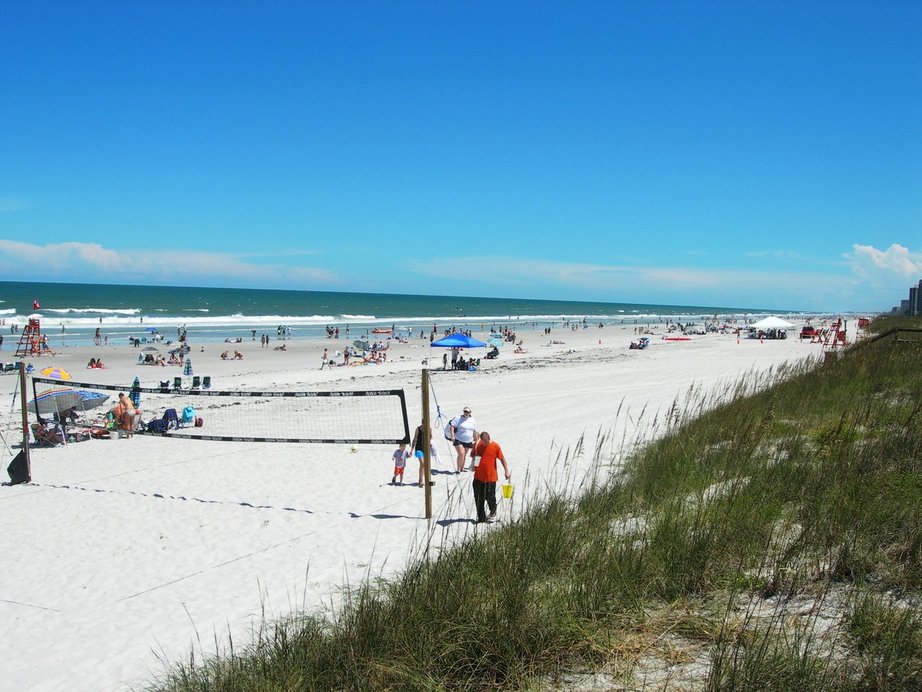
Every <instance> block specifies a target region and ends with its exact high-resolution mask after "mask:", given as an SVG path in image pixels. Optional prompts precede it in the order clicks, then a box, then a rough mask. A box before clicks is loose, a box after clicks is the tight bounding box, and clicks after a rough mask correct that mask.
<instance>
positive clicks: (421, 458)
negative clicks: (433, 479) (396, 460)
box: [413, 424, 435, 488]
mask: <svg viewBox="0 0 922 692" xmlns="http://www.w3.org/2000/svg"><path fill="white" fill-rule="evenodd" d="M429 445H430V448H432V449H434V448H435V445H434V444H433V442H432V434H431V432H430V434H429ZM413 456H415V457H416V461H418V462H419V487H420V488H422V487H423V483H424V482H425V479H424V478H423V471H424V468H423V467H424V466H425V462H426V440H425V438H424V435H423V426H422V424H419V425H418V426H416V432H414V433H413ZM430 458H433V455H432V454H431V452H430Z"/></svg>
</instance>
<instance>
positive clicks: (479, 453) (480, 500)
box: [471, 432, 511, 523]
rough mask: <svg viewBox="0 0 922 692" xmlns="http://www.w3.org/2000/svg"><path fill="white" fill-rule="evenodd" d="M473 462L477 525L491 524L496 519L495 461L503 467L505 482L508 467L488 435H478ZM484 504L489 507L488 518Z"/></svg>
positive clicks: (497, 444)
mask: <svg viewBox="0 0 922 692" xmlns="http://www.w3.org/2000/svg"><path fill="white" fill-rule="evenodd" d="M471 459H472V460H473V462H474V504H475V505H476V507H477V523H492V521H493V520H494V519H496V481H497V480H498V478H497V475H496V461H497V459H498V460H499V461H500V462H501V463H502V465H503V471H505V473H506V480H509V478H510V477H511V474H510V473H509V465H508V464H507V463H506V457H504V456H503V450H502V448H501V447H500V446H499V443H498V442H495V441H493V440H491V439H490V433H488V432H482V433H480V440H479V441H478V442H477V444H476V445H474V449H473V451H472V453H471ZM484 502H486V504H487V505H488V506H489V507H490V516H489V517H487V514H486V511H485V510H484V506H483V505H484Z"/></svg>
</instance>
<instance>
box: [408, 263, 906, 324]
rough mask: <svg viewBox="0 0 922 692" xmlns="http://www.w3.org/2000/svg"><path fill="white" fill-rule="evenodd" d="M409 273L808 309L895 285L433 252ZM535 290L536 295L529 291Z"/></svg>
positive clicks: (881, 293) (546, 290) (552, 291)
mask: <svg viewBox="0 0 922 692" xmlns="http://www.w3.org/2000/svg"><path fill="white" fill-rule="evenodd" d="M411 270H412V271H414V272H415V273H417V274H419V275H421V276H424V277H427V278H431V279H438V280H439V282H440V285H445V286H448V285H451V284H450V282H454V285H455V286H456V288H457V289H458V290H464V289H468V290H471V291H473V292H474V294H475V295H483V294H485V292H484V291H477V288H476V283H475V284H474V286H473V287H470V288H468V282H470V280H471V276H472V272H473V273H474V274H475V275H476V276H479V277H488V279H489V285H490V286H492V287H496V286H502V287H504V288H505V289H506V290H507V291H508V292H509V294H518V295H522V296H525V297H528V296H535V297H554V296H555V295H560V296H563V297H572V296H580V297H582V298H583V299H586V300H601V301H613V302H631V303H664V304H685V305H716V306H725V307H752V308H778V309H792V310H808V311H839V310H885V309H887V308H888V307H889V306H890V305H892V304H893V303H894V302H896V301H897V300H898V299H899V297H900V296H901V295H902V290H903V289H902V286H901V285H896V286H892V285H891V286H886V287H876V286H870V285H868V284H867V282H865V281H863V280H862V279H861V278H860V277H856V276H854V275H852V274H850V273H849V272H848V271H847V270H845V269H844V268H843V267H842V266H841V265H840V266H830V265H829V263H828V262H823V263H818V264H816V265H815V266H814V265H813V264H810V265H807V266H805V267H804V269H803V270H800V271H790V270H780V271H772V270H765V269H761V270H751V269H745V268H737V267H722V268H708V269H705V268H698V267H693V266H650V265H647V266H634V265H623V264H613V265H605V264H590V263H567V262H554V261H542V260H533V259H521V258H515V257H501V258H500V257H486V258H485V257H456V258H432V259H429V260H425V261H415V262H412V263H411ZM536 289H537V290H540V292H541V293H540V295H539V296H536Z"/></svg>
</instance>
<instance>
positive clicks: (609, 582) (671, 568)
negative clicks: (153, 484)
mask: <svg viewBox="0 0 922 692" xmlns="http://www.w3.org/2000/svg"><path fill="white" fill-rule="evenodd" d="M920 357H922V342H919V343H918V344H914V343H909V342H906V343H902V342H897V341H895V340H893V339H880V340H878V341H873V342H872V341H868V342H867V343H866V344H865V345H862V346H860V347H856V348H852V349H849V351H848V353H847V354H846V355H845V356H844V357H842V358H839V359H834V360H831V361H828V362H825V363H823V364H821V365H817V364H816V363H813V362H801V363H795V364H791V365H787V366H784V367H780V368H777V369H775V370H774V371H773V372H772V373H770V374H768V375H758V376H755V375H751V376H749V377H748V378H744V379H743V380H741V381H740V382H738V383H733V384H730V385H728V386H727V387H725V388H723V390H722V391H721V392H719V393H717V394H707V395H705V394H704V393H703V390H702V389H700V388H695V389H693V390H692V391H690V392H689V393H688V394H687V395H686V396H685V397H684V398H683V399H682V400H681V401H677V402H676V403H675V404H674V405H673V406H672V407H671V408H670V409H669V410H667V411H666V412H665V413H664V414H662V415H661V416H660V418H659V420H658V421H657V422H658V429H656V430H655V436H654V438H655V439H652V440H651V441H650V442H649V443H648V444H645V445H643V446H642V447H640V448H638V449H634V448H632V450H631V454H630V456H629V458H628V459H627V461H626V462H625V464H624V466H623V469H621V470H620V471H616V472H614V473H611V474H610V475H609V476H608V479H607V480H604V478H605V475H604V474H603V473H601V472H600V469H611V466H612V463H611V462H612V459H611V458H610V456H606V452H605V451H604V450H606V449H609V445H608V444H607V443H606V444H596V445H589V444H586V443H585V440H579V441H578V442H577V443H576V444H575V445H574V446H573V447H572V448H570V454H575V453H579V454H582V453H584V452H586V451H587V450H591V451H594V454H595V459H594V461H595V465H596V468H595V469H594V470H593V471H592V472H591V478H592V480H591V482H587V483H584V484H582V485H580V486H579V487H581V488H582V492H581V493H579V494H574V493H573V492H572V490H573V486H566V485H565V484H562V485H561V487H560V488H559V489H558V490H553V491H551V492H550V496H549V497H547V496H546V497H545V498H544V499H542V500H541V501H540V502H539V501H527V502H526V506H525V507H523V509H522V512H521V513H520V515H519V518H518V519H517V520H516V521H515V522H514V523H512V524H509V525H506V526H503V527H501V528H499V529H498V530H495V531H491V532H489V533H488V534H486V535H483V536H475V535H473V534H472V535H468V536H467V537H465V538H463V539H462V540H460V541H458V542H456V544H454V545H453V546H452V547H451V548H450V549H447V550H443V551H441V552H438V553H436V554H435V555H434V556H432V557H430V558H429V559H419V560H415V561H413V562H412V563H411V564H410V565H409V566H408V567H407V568H406V569H405V570H404V572H403V573H402V574H401V575H399V576H398V577H396V578H394V579H393V580H391V581H384V582H371V581H369V582H367V583H364V584H361V585H359V586H357V587H355V588H354V589H351V590H350V591H348V592H347V594H346V597H345V600H344V602H343V605H342V606H341V608H340V609H339V611H338V613H337V615H336V616H335V617H331V618H329V619H326V620H323V619H318V618H311V617H301V618H291V619H289V620H287V621H285V622H282V623H277V624H275V625H274V626H268V625H267V626H266V627H264V629H263V631H262V632H261V633H260V635H259V636H258V637H257V638H256V640H255V642H254V643H253V644H252V645H251V646H250V647H249V648H248V649H247V650H246V651H243V652H239V653H237V652H233V653H232V654H231V655H229V656H224V657H215V658H213V659H208V660H200V661H190V662H189V663H187V664H185V665H179V666H177V667H176V668H174V669H173V670H172V671H171V673H170V677H169V679H168V680H166V681H165V682H164V683H163V688H165V689H176V690H187V689H220V690H224V689H227V690H237V689H305V690H312V689H317V690H320V689H343V690H392V689H401V690H439V689H445V690H449V689H450V690H483V689H555V688H559V689H565V688H566V687H567V686H568V683H567V682H566V681H568V680H572V678H571V677H568V676H572V675H574V674H582V673H592V674H595V673H600V672H602V673H604V674H605V675H607V676H608V678H607V679H608V680H609V681H610V682H611V684H612V685H615V684H624V685H627V686H635V687H636V686H640V687H642V686H644V685H646V684H648V683H649V684H650V685H651V686H654V687H669V686H670V685H672V684H675V685H677V686H680V687H697V688H703V687H707V688H709V689H714V690H718V689H719V690H724V689H829V690H852V689H854V690H857V689H885V688H891V689H892V688H903V689H910V688H919V687H920V686H922V681H920V679H919V673H918V671H919V670H922V660H920V650H922V643H920V641H922V640H920V637H922V635H920V622H922V620H920V615H919V609H918V604H919V598H920V594H919V590H920V585H922V408H920V402H922V368H919V366H918V364H919V359H920ZM600 437H602V436H600ZM567 463H568V462H567V459H566V458H565V459H562V460H561V463H560V464H559V466H561V467H563V468H564V471H565V472H566V471H567V469H566V466H567Z"/></svg>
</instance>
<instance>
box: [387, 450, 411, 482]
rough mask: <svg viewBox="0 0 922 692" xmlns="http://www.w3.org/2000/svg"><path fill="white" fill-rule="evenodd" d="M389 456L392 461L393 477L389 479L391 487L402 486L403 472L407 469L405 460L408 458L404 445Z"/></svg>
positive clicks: (408, 454)
mask: <svg viewBox="0 0 922 692" xmlns="http://www.w3.org/2000/svg"><path fill="white" fill-rule="evenodd" d="M391 456H392V457H393V459H394V475H393V476H392V477H391V485H403V472H404V470H405V469H406V467H407V459H409V458H410V453H409V452H408V451H407V445H406V443H403V444H401V445H400V446H399V447H398V448H397V449H395V450H394V453H393V454H392V455H391Z"/></svg>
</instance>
